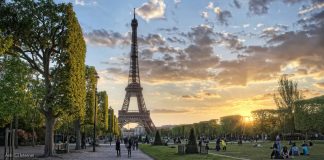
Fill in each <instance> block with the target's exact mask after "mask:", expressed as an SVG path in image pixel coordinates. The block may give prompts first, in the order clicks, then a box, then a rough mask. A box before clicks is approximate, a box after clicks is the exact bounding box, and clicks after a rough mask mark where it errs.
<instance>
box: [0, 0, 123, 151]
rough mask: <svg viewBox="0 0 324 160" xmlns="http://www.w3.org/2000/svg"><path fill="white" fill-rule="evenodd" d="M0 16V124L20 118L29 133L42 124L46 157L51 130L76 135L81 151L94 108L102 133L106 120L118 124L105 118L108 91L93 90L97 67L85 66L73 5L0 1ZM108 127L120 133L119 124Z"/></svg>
mask: <svg viewBox="0 0 324 160" xmlns="http://www.w3.org/2000/svg"><path fill="white" fill-rule="evenodd" d="M0 16H1V19H0V127H8V125H9V126H12V123H13V121H15V122H16V124H18V119H20V120H21V121H20V123H19V124H20V125H19V126H20V128H23V129H26V130H29V129H30V130H32V131H33V132H35V130H36V132H37V131H38V132H40V133H41V131H39V130H41V129H42V128H43V126H45V137H44V140H45V142H44V143H45V148H44V156H51V155H53V149H54V148H53V147H54V146H53V145H54V144H53V141H54V131H55V130H56V131H57V132H64V133H66V134H74V135H75V136H76V138H77V143H76V149H80V141H81V132H84V133H85V134H88V135H90V134H91V132H90V128H91V126H92V125H91V124H93V120H94V117H96V116H95V115H94V113H95V111H94V109H95V108H97V112H96V113H99V114H98V115H97V118H98V124H99V125H98V130H100V133H102V134H107V133H108V132H109V126H110V125H109V120H110V119H111V120H110V121H112V122H110V123H111V126H112V125H114V126H118V125H116V124H117V122H118V120H116V117H115V116H114V115H110V116H109V111H108V110H109V109H108V96H107V93H106V92H99V93H98V94H96V92H97V91H96V86H97V72H96V70H95V68H94V67H91V66H86V65H85V55H86V44H85V41H84V38H83V34H82V29H81V27H80V24H79V22H78V20H77V18H76V15H75V13H74V11H73V7H72V4H64V3H61V4H56V3H54V2H53V0H43V1H32V0H12V1H5V0H0ZM96 106H97V107H96ZM109 117H112V118H109ZM23 125H24V126H23ZM16 127H17V128H18V125H16ZM71 128H73V129H71ZM72 130H74V131H75V133H70V132H71V131H72ZM116 130H117V131H116ZM110 131H113V132H114V134H119V131H118V129H117V127H114V129H112V128H111V129H110ZM33 135H35V133H33ZM40 136H42V135H41V134H40ZM33 137H34V136H33Z"/></svg>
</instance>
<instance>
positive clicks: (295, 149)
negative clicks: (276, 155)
mask: <svg viewBox="0 0 324 160" xmlns="http://www.w3.org/2000/svg"><path fill="white" fill-rule="evenodd" d="M289 155H290V156H299V148H298V147H297V146H296V143H292V146H291V148H290V152H289Z"/></svg>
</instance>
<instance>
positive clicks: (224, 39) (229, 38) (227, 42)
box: [215, 32, 245, 50]
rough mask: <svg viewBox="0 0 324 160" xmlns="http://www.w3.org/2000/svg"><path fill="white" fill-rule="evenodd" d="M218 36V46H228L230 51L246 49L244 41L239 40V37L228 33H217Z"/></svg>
mask: <svg viewBox="0 0 324 160" xmlns="http://www.w3.org/2000/svg"><path fill="white" fill-rule="evenodd" d="M215 34H216V35H217V36H218V38H219V39H218V40H217V41H216V43H217V44H221V45H224V46H226V47H227V48H228V49H231V50H241V49H244V48H245V46H243V43H242V41H243V40H240V39H239V38H238V36H236V35H234V34H231V33H227V32H217V33H215Z"/></svg>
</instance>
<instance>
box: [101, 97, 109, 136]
mask: <svg viewBox="0 0 324 160" xmlns="http://www.w3.org/2000/svg"><path fill="white" fill-rule="evenodd" d="M98 99H99V113H98V117H99V118H98V119H99V122H100V126H101V128H100V129H101V130H102V131H103V133H108V120H109V115H108V114H109V113H108V95H107V92H106V91H101V92H99V93H98Z"/></svg>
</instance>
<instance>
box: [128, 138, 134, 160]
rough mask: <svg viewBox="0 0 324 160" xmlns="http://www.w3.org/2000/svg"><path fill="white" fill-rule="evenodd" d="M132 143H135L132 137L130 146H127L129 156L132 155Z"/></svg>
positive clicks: (129, 141) (129, 142)
mask: <svg viewBox="0 0 324 160" xmlns="http://www.w3.org/2000/svg"><path fill="white" fill-rule="evenodd" d="M132 145H133V142H132V140H131V139H129V140H128V146H127V151H128V157H132Z"/></svg>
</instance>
